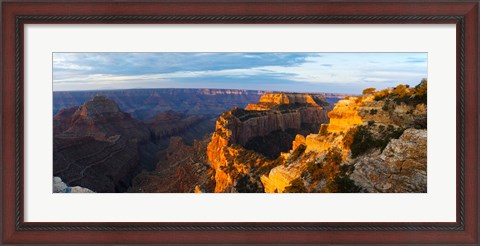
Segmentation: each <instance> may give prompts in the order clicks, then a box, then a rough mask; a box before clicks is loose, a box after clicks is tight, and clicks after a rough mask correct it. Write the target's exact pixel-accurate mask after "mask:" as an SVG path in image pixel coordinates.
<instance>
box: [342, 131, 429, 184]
mask: <svg viewBox="0 0 480 246" xmlns="http://www.w3.org/2000/svg"><path fill="white" fill-rule="evenodd" d="M426 150H427V130H417V129H407V130H405V132H404V133H403V134H402V136H401V137H400V138H399V139H392V140H391V141H390V143H389V144H388V145H387V147H386V148H385V149H384V150H383V151H382V152H381V153H379V152H377V154H367V155H363V156H360V157H358V158H356V159H355V160H352V162H353V163H352V165H354V166H355V170H354V172H353V174H352V175H351V176H350V178H351V179H352V180H354V181H355V183H357V185H359V186H361V187H363V188H364V189H366V190H367V191H368V192H400V193H404V192H427V152H426Z"/></svg>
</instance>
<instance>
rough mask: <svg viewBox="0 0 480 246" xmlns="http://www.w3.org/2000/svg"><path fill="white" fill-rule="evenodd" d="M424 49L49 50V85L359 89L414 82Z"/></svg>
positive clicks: (421, 71) (422, 72)
mask: <svg viewBox="0 0 480 246" xmlns="http://www.w3.org/2000/svg"><path fill="white" fill-rule="evenodd" d="M422 78H427V53H184V52H181V53H53V90H54V91H72V90H104V89H131V88H228V89H259V90H275V91H295V92H337V93H360V92H361V91H362V90H363V89H364V88H366V87H375V88H377V89H383V88H387V87H393V86H396V85H397V84H400V83H402V84H409V85H411V86H415V85H416V84H418V83H419V82H420V80H421V79H422Z"/></svg>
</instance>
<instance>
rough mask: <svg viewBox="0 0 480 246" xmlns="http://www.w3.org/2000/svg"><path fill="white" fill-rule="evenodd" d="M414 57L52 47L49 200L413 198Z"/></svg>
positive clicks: (416, 175)
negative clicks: (106, 196)
mask: <svg viewBox="0 0 480 246" xmlns="http://www.w3.org/2000/svg"><path fill="white" fill-rule="evenodd" d="M427 61H428V59H427V53H353V52H352V53H326V52H325V53H314V52H307V53H284V52H281V53H274V52H267V53H259V52H249V53H231V52H210V53H208V52H201V53H200V52H197V53H194V52H156V53H154V52H152V53H123V52H110V53H99V52H92V53H88V52H87V53H73V52H72V53H63V52H56V53H53V74H52V77H53V81H52V86H53V105H52V106H53V110H52V117H53V126H52V127H53V163H52V165H53V174H52V177H51V178H53V181H52V182H53V192H54V193H426V192H427V75H428V73H427Z"/></svg>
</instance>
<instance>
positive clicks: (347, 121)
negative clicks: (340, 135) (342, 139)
mask: <svg viewBox="0 0 480 246" xmlns="http://www.w3.org/2000/svg"><path fill="white" fill-rule="evenodd" d="M357 101H358V102H357ZM361 105H362V101H361V100H357V98H356V97H353V98H350V99H344V100H340V101H338V102H337V103H336V104H335V107H334V108H333V110H332V111H330V112H328V118H330V124H328V131H329V132H343V131H346V130H348V129H349V128H350V127H352V126H355V125H360V124H362V118H361V117H360V116H359V115H358V108H359V107H360V106H361Z"/></svg>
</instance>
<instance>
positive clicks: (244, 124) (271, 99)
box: [207, 93, 328, 192]
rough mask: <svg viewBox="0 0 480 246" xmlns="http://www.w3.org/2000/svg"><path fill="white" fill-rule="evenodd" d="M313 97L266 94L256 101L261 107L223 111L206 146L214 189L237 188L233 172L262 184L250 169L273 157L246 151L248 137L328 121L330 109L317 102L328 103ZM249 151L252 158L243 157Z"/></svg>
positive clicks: (298, 128) (251, 106)
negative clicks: (214, 184) (212, 172)
mask: <svg viewBox="0 0 480 246" xmlns="http://www.w3.org/2000/svg"><path fill="white" fill-rule="evenodd" d="M312 98H313V97H311V96H309V95H305V94H291V95H290V94H285V93H280V94H278V95H277V94H267V95H265V96H262V98H261V99H260V103H258V104H256V105H257V106H258V105H260V106H258V107H261V110H257V109H258V107H257V106H253V105H249V106H248V109H249V110H244V109H240V108H235V109H233V110H230V111H227V112H225V113H223V114H222V115H221V116H220V118H219V119H218V121H217V124H216V130H215V132H214V134H213V136H212V140H211V142H210V144H209V145H208V148H207V157H208V160H209V161H210V163H211V165H212V168H213V169H214V170H215V181H216V188H215V191H216V192H225V191H231V190H234V185H235V183H236V179H235V177H234V176H237V177H240V176H241V177H243V176H245V175H247V174H248V175H249V177H246V178H244V179H245V180H247V181H249V182H251V183H252V182H253V183H255V185H254V186H256V187H258V186H259V185H257V181H258V184H260V182H259V181H260V180H259V176H258V177H255V176H256V175H257V174H256V173H253V174H252V171H251V170H250V169H251V167H252V166H257V167H261V166H268V165H270V164H271V161H268V160H266V159H265V158H264V157H262V156H261V155H260V154H258V153H255V151H254V150H250V151H247V150H246V149H245V148H244V146H245V145H246V144H247V143H248V141H249V140H251V139H253V138H255V137H263V136H267V135H269V134H271V133H272V132H275V131H282V132H283V131H286V130H287V129H296V130H301V129H302V127H304V125H305V124H316V125H320V124H322V123H325V122H327V121H328V118H327V111H326V110H325V109H324V108H322V107H321V106H319V104H318V103H320V104H323V105H325V104H326V103H325V101H321V100H320V99H319V97H317V100H318V103H317V102H316V101H314V100H313V99H312ZM267 104H268V107H269V109H268V110H267V108H266V107H267ZM317 129H318V128H317ZM307 134H308V133H307ZM247 154H248V155H250V157H251V158H240V157H241V156H242V155H247ZM240 159H244V160H243V161H240ZM226 167H230V171H229V170H226ZM227 169H228V168H227ZM233 173H234V174H235V175H233ZM242 175H243V176H242Z"/></svg>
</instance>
